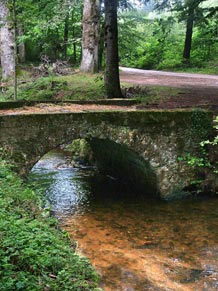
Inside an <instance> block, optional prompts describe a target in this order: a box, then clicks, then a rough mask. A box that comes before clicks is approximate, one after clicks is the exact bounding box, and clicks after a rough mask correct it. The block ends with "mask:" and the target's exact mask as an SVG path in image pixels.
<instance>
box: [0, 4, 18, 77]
mask: <svg viewBox="0 0 218 291" xmlns="http://www.w3.org/2000/svg"><path fill="white" fill-rule="evenodd" d="M0 48H1V66H2V79H3V80H5V79H7V78H9V77H12V76H14V74H15V51H14V50H15V33H14V27H13V21H12V17H11V15H10V11H9V9H8V7H7V3H6V0H0Z"/></svg>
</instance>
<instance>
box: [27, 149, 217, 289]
mask: <svg viewBox="0 0 218 291" xmlns="http://www.w3.org/2000/svg"><path fill="white" fill-rule="evenodd" d="M65 163H66V158H65V157H64V156H63V154H62V153H60V152H52V153H50V154H49V155H47V156H45V157H44V158H43V159H42V160H40V161H39V162H38V163H37V164H36V166H35V167H34V168H33V170H32V173H31V175H30V180H34V181H35V182H36V184H37V185H38V187H40V188H42V187H43V189H44V192H45V195H46V197H47V199H48V200H49V201H50V204H51V208H52V211H53V212H54V215H55V216H56V217H58V218H59V219H60V222H61V225H62V227H63V228H64V229H65V230H67V231H68V232H69V234H70V235H71V236H72V238H73V239H75V240H76V241H78V246H77V251H78V252H79V253H81V254H82V255H85V256H87V257H88V258H89V259H90V261H91V263H92V264H93V265H94V267H95V268H96V270H97V272H98V273H99V275H100V277H101V280H100V287H102V288H104V289H105V290H106V291H124V290H126V291H217V290H218V199H216V198H198V199H196V198H195V199H190V200H184V201H176V202H172V203H166V202H163V201H158V200H151V199H146V198H143V197H141V196H140V195H138V193H129V191H128V189H122V187H119V186H118V185H117V183H115V182H116V181H114V180H112V179H109V178H104V179H103V178H102V177H100V176H99V175H97V174H96V170H95V169H92V168H80V169H75V168H70V167H67V166H65Z"/></svg>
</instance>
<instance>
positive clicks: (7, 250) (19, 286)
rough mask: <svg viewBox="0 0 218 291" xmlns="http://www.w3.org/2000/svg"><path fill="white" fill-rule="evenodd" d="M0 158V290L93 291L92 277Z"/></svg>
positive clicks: (65, 237)
mask: <svg viewBox="0 0 218 291" xmlns="http://www.w3.org/2000/svg"><path fill="white" fill-rule="evenodd" d="M41 205H42V200H41V199H40V197H39V195H36V194H35V193H34V191H33V190H31V189H30V188H27V187H26V186H25V185H23V182H22V180H21V179H20V178H19V177H18V176H17V175H16V174H14V173H13V172H12V171H11V170H10V169H9V167H8V165H7V164H6V162H5V161H3V160H2V159H1V158H0V290H1V291H9V290H10V291H14V290H22V291H60V290H62V291H94V290H95V291H97V290H100V289H98V288H97V275H96V273H95V272H94V270H93V268H92V267H91V265H90V264H89V262H88V261H87V259H85V258H81V257H79V256H78V255H77V254H76V253H75V251H74V250H73V249H72V248H71V243H72V242H70V240H69V238H68V235H67V234H66V233H64V232H63V231H60V230H59V229H58V224H57V221H56V220H54V219H53V218H50V217H49V216H48V215H46V212H45V211H44V210H43V209H42V207H41Z"/></svg>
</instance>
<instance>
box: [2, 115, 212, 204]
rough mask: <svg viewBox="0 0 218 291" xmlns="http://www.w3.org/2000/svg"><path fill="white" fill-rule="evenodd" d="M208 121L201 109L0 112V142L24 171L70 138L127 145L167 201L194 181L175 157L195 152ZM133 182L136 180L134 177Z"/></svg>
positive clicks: (187, 170) (191, 174)
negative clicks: (140, 161)
mask: <svg viewBox="0 0 218 291" xmlns="http://www.w3.org/2000/svg"><path fill="white" fill-rule="evenodd" d="M211 124H212V113H210V112H206V111H201V110H195V111H182V110H180V111H128V112H123V111H122V112H121V111H113V112H112V111H107V112H102V111H101V112H78V113H56V114H29V115H0V146H1V147H2V148H3V153H6V152H7V154H9V155H10V156H11V157H12V158H13V159H14V161H15V164H16V166H17V168H18V170H19V172H20V173H21V174H24V173H27V172H28V171H29V170H30V169H31V168H32V167H33V165H34V164H35V163H36V162H37V161H38V160H39V159H40V158H41V157H42V156H43V155H44V154H45V153H47V152H48V151H50V150H52V149H54V148H56V147H57V146H59V145H61V144H64V143H67V142H72V140H74V139H78V138H85V139H88V140H92V139H95V140H96V139H99V140H110V141H112V142H115V143H118V144H121V145H126V146H127V147H128V149H130V150H131V151H133V152H134V153H136V154H137V156H138V157H139V158H140V159H141V160H143V161H144V162H145V163H146V164H147V165H148V167H149V171H148V172H150V173H151V172H152V176H149V175H147V174H146V173H145V180H146V179H147V180H146V181H147V182H148V183H149V179H150V178H149V177H153V178H154V177H155V179H153V178H152V179H153V180H150V184H152V183H155V184H156V185H155V187H154V189H155V192H156V193H154V194H158V195H160V197H162V198H164V199H168V198H171V197H173V196H174V195H179V194H178V193H182V190H184V189H185V188H186V187H188V186H189V185H190V181H191V180H192V179H193V174H194V173H193V170H191V169H190V168H188V166H187V164H186V163H185V162H181V161H179V160H178V157H182V156H184V155H186V154H187V153H193V152H196V151H198V144H199V142H200V141H201V140H202V139H203V138H205V137H207V136H208V134H209V132H210V130H211ZM111 155H113V152H111ZM130 175H131V173H130ZM146 175H147V176H146ZM135 180H136V181H135V183H136V184H137V176H136V177H135ZM154 181H155V182H154ZM145 187H146V185H145Z"/></svg>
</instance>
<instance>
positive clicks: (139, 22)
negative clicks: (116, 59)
mask: <svg viewBox="0 0 218 291" xmlns="http://www.w3.org/2000/svg"><path fill="white" fill-rule="evenodd" d="M191 2H193V1H191ZM194 2H196V1H194ZM186 8H187V7H183V5H182V6H181V7H177V10H180V11H181V12H184V13H183V14H184V15H181V13H180V14H178V12H175V11H174V12H172V11H171V13H170V14H169V13H166V12H165V13H163V12H162V13H161V14H158V13H157V14H154V16H153V18H152V17H151V15H147V14H145V13H143V12H141V11H140V12H137V11H130V12H125V13H123V14H122V15H121V16H120V19H119V29H120V31H119V35H120V39H119V44H120V61H121V64H122V65H124V66H130V67H138V68H145V69H161V70H165V69H167V70H187V69H188V68H189V67H190V68H191V69H190V71H192V70H193V68H196V67H197V68H198V70H199V69H202V68H204V67H206V68H207V67H208V65H209V66H210V68H209V69H208V71H206V72H210V73H216V72H217V66H216V64H217V63H218V58H217V55H218V52H217V48H218V46H217V42H218V38H217V35H218V34H217V17H216V15H213V16H212V17H210V18H207V15H208V14H207V11H208V9H209V8H208V7H207V8H205V9H203V10H202V9H201V8H199V9H197V10H199V11H201V13H200V12H199V13H197V11H196V18H195V21H196V24H198V23H199V24H200V25H196V26H195V28H194V31H193V43H192V51H191V61H190V63H189V64H188V67H187V65H185V64H184V63H183V59H182V55H183V47H184V39H185V22H184V21H181V20H182V19H183V20H185V19H186V13H187V9H186ZM202 11H203V12H204V13H203V12H202ZM202 13H203V14H202ZM200 14H201V15H200ZM208 61H209V62H211V63H212V64H213V66H212V65H210V63H208ZM214 64H215V65H214ZM202 72H204V71H202Z"/></svg>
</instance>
